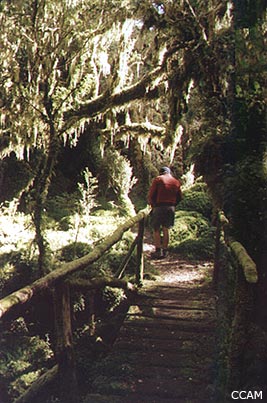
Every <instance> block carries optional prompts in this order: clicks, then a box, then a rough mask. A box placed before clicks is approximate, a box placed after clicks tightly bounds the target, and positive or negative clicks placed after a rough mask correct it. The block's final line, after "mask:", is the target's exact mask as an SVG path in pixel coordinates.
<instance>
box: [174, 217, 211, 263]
mask: <svg viewBox="0 0 267 403" xmlns="http://www.w3.org/2000/svg"><path fill="white" fill-rule="evenodd" d="M214 235H215V234H214V228H212V227H211V225H210V222H209V221H208V220H207V219H206V218H205V217H204V216H203V215H202V214H200V213H197V212H195V211H183V210H180V211H177V212H176V214H175V226H174V228H173V229H172V231H171V237H170V249H172V250H173V251H174V252H177V253H179V254H182V255H183V256H184V257H187V258H190V259H194V260H203V259H210V258H212V257H213V254H214Z"/></svg>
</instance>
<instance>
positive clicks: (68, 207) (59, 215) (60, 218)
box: [46, 193, 79, 231]
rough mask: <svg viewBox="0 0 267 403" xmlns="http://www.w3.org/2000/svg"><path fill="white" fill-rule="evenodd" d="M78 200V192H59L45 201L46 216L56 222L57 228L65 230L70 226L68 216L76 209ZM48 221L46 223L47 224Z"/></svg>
mask: <svg viewBox="0 0 267 403" xmlns="http://www.w3.org/2000/svg"><path fill="white" fill-rule="evenodd" d="M78 200H79V195H78V193H73V194H69V193H61V194H59V195H55V196H53V197H51V198H49V199H48V200H47V202H46V210H47V216H48V218H52V219H53V220H54V222H52V225H54V224H55V222H56V223H57V225H58V227H59V229H61V230H63V231H67V230H68V229H69V228H70V224H71V221H70V217H71V216H72V215H73V214H74V213H75V211H76V210H77V204H78V203H79V202H78ZM48 223H49V222H47V223H46V225H47V226H48Z"/></svg>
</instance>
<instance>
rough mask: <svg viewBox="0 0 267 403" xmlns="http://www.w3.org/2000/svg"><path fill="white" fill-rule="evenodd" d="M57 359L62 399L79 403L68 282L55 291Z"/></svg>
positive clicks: (66, 401) (65, 401) (71, 402)
mask: <svg viewBox="0 0 267 403" xmlns="http://www.w3.org/2000/svg"><path fill="white" fill-rule="evenodd" d="M54 310H55V330H56V332H55V333H56V359H57V364H58V379H59V394H60V401H61V402H64V403H77V402H78V396H77V380H76V370H75V360H74V351H73V343H72V328H71V306H70V289H69V285H68V284H67V283H64V282H63V283H61V284H59V285H57V287H56V288H55V291H54Z"/></svg>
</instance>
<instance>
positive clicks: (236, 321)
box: [213, 211, 258, 395]
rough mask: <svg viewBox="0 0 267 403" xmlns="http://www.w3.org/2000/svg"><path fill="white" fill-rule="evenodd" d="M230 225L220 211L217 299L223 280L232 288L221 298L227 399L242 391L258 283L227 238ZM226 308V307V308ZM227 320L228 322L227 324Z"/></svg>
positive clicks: (249, 262) (254, 272) (252, 268)
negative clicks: (250, 324)
mask: <svg viewBox="0 0 267 403" xmlns="http://www.w3.org/2000/svg"><path fill="white" fill-rule="evenodd" d="M230 232H231V231H230V223H229V221H228V219H227V218H226V217H225V215H224V213H223V212H222V211H220V212H218V216H217V233H216V249H215V264H214V277H213V281H214V285H215V288H216V289H217V292H218V296H219V298H220V295H222V294H223V292H222V290H221V288H222V287H223V286H224V285H223V284H224V279H223V278H222V277H223V276H226V277H228V280H227V281H226V284H227V285H226V287H229V288H231V289H230V290H227V291H226V293H225V294H224V295H223V297H222V298H223V299H225V295H227V296H228V297H229V300H231V301H228V300H224V301H222V304H223V305H224V308H223V309H224V312H225V313H226V312H227V309H228V318H226V320H227V321H229V322H228V323H230V325H229V330H228V334H227V341H228V342H227V343H226V344H227V351H226V352H225V355H226V358H225V366H226V368H225V372H226V376H225V384H224V386H223V388H222V389H224V393H225V394H226V395H227V394H228V393H229V391H231V390H238V388H239V387H241V384H240V382H241V380H242V376H243V372H244V368H243V359H244V353H245V346H246V344H247V341H248V327H249V323H250V322H251V317H252V314H253V299H254V292H255V288H254V287H255V284H256V283H257V281H258V273H257V267H256V264H255V263H254V261H253V260H252V259H251V257H250V256H249V254H248V253H247V251H246V249H245V248H244V246H243V245H242V244H241V243H240V242H237V241H236V240H234V239H233V238H232V237H231V235H230ZM227 304H229V307H228V308H227V307H226V306H227ZM229 316H231V319H230V320H229Z"/></svg>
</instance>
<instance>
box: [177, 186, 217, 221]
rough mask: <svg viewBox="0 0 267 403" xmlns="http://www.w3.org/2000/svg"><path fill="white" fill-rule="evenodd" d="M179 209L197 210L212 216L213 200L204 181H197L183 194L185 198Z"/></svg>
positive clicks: (206, 215) (204, 214) (208, 216)
mask: <svg viewBox="0 0 267 403" xmlns="http://www.w3.org/2000/svg"><path fill="white" fill-rule="evenodd" d="M179 209H181V210H187V211H197V212H198V213H201V214H203V216H204V217H207V218H210V217H211V215H212V201H211V197H210V195H209V194H208V191H207V187H206V185H205V184H204V183H202V182H196V184H195V185H193V186H192V187H191V188H190V189H188V190H186V191H185V192H184V194H183V200H182V201H181V202H180V203H179Z"/></svg>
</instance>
